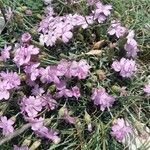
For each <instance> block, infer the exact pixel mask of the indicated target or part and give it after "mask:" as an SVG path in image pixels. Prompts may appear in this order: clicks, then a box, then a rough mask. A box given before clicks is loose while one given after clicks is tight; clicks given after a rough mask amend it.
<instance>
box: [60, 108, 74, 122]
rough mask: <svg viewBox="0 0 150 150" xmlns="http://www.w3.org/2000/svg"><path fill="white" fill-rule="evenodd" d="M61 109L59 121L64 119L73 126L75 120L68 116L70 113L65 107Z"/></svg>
mask: <svg viewBox="0 0 150 150" xmlns="http://www.w3.org/2000/svg"><path fill="white" fill-rule="evenodd" d="M61 109H63V111H62V114H61V116H60V117H61V119H64V120H65V121H66V122H67V123H70V124H75V122H76V119H75V118H74V117H71V116H70V112H69V111H68V109H67V108H66V107H63V108H61Z"/></svg>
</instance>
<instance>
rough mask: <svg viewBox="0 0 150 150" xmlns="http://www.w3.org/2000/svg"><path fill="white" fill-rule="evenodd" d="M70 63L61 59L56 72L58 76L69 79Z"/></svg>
mask: <svg viewBox="0 0 150 150" xmlns="http://www.w3.org/2000/svg"><path fill="white" fill-rule="evenodd" d="M70 65H71V62H70V61H67V60H65V59H62V60H61V61H60V62H59V63H58V66H57V70H58V72H59V75H60V76H64V75H65V76H66V77H70V73H69V68H70Z"/></svg>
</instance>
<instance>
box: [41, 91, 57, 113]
mask: <svg viewBox="0 0 150 150" xmlns="http://www.w3.org/2000/svg"><path fill="white" fill-rule="evenodd" d="M39 98H40V99H41V101H42V106H44V107H47V108H48V109H50V110H54V109H55V108H56V107H57V102H56V100H55V99H53V97H52V95H51V94H50V93H47V94H43V95H41V96H39Z"/></svg>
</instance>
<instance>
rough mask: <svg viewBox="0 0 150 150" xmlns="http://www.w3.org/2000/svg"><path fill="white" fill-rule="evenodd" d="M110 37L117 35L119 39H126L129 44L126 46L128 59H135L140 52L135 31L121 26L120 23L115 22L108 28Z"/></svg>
mask: <svg viewBox="0 0 150 150" xmlns="http://www.w3.org/2000/svg"><path fill="white" fill-rule="evenodd" d="M108 34H109V35H115V36H116V37H117V38H124V37H126V40H127V42H126V43H125V45H124V49H125V51H126V53H127V57H135V56H136V55H137V52H138V51H139V49H138V46H137V42H136V40H135V39H134V31H133V30H128V29H127V28H126V27H123V26H121V23H120V22H119V21H116V20H113V21H112V22H111V26H110V27H109V28H108Z"/></svg>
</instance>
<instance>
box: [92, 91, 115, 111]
mask: <svg viewBox="0 0 150 150" xmlns="http://www.w3.org/2000/svg"><path fill="white" fill-rule="evenodd" d="M91 99H92V100H93V101H94V104H95V105H100V109H101V110H102V111H104V110H105V109H106V108H109V107H111V106H112V105H113V103H114V101H115V98H114V97H112V96H110V95H108V93H107V92H106V91H105V89H104V88H98V89H93V94H92V97H91Z"/></svg>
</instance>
